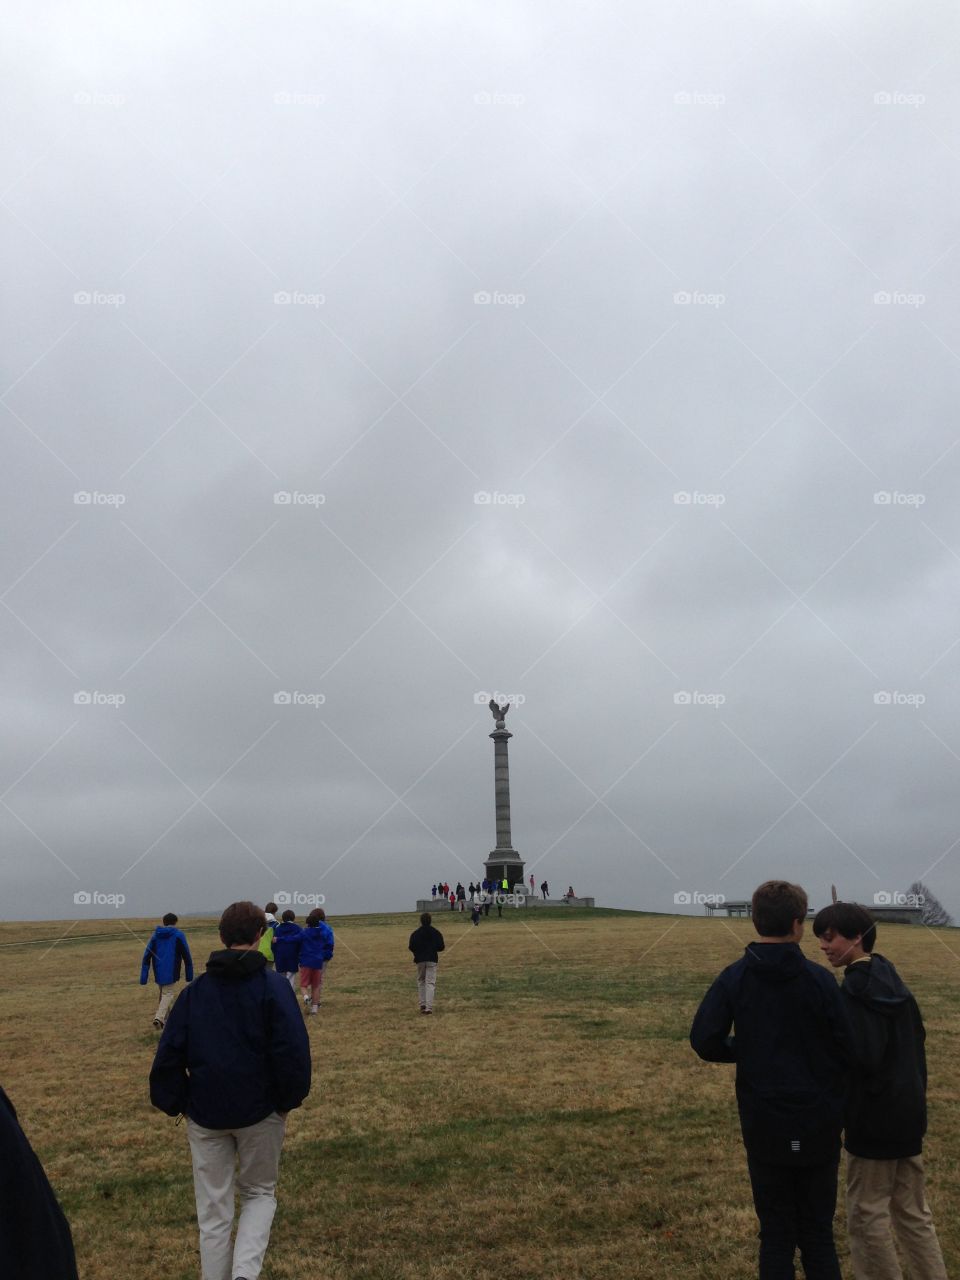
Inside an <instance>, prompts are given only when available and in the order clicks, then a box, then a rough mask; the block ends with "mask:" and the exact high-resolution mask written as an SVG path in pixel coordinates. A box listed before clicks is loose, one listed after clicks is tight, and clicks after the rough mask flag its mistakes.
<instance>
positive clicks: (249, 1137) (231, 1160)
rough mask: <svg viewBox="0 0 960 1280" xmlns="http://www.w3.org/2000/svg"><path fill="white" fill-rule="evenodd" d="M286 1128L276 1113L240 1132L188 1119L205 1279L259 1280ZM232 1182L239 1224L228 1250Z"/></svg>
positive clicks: (201, 1256)
mask: <svg viewBox="0 0 960 1280" xmlns="http://www.w3.org/2000/svg"><path fill="white" fill-rule="evenodd" d="M285 1125H286V1122H285V1120H284V1119H282V1118H281V1116H280V1115H279V1113H278V1112H276V1111H274V1113H273V1114H272V1115H269V1116H267V1118H266V1119H265V1120H261V1121H260V1122H259V1123H258V1124H251V1125H247V1126H245V1127H244V1128H242V1129H204V1128H203V1127H202V1126H201V1125H198V1124H195V1123H194V1121H193V1120H188V1121H187V1137H188V1138H189V1140H190V1154H191V1156H192V1157H193V1189H194V1194H195V1196H196V1201H197V1222H198V1223H199V1226H200V1266H201V1270H202V1276H203V1280H234V1278H235V1277H236V1276H243V1277H244V1278H245V1280H257V1277H258V1276H259V1275H260V1268H261V1267H262V1266H263V1256H264V1254H265V1253H266V1251H267V1244H268V1243H269V1240H270V1227H271V1225H272V1224H273V1215H274V1213H275V1212H276V1209H277V1198H276V1195H275V1194H274V1192H275V1190H276V1185H277V1169H278V1166H279V1163H280V1148H281V1147H282V1146H283V1133H284V1128H285ZM234 1182H236V1188H237V1191H238V1192H239V1195H240V1220H239V1222H238V1223H237V1239H236V1244H235V1245H234V1247H233V1250H232V1251H231V1248H230V1233H231V1231H232V1230H233V1210H234V1195H233V1188H234ZM231 1259H232V1265H231Z"/></svg>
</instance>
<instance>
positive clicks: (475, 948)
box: [0, 908, 960, 1280]
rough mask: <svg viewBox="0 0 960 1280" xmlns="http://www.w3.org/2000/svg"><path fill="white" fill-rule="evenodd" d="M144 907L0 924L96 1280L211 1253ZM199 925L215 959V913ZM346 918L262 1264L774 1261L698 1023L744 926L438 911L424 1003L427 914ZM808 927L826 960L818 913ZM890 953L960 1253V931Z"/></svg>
mask: <svg viewBox="0 0 960 1280" xmlns="http://www.w3.org/2000/svg"><path fill="white" fill-rule="evenodd" d="M154 923H155V922H153V921H149V922H145V921H144V922H139V921H131V920H126V921H125V920H117V919H110V920H106V921H96V922H92V921H85V922H83V923H82V924H80V925H76V926H74V927H72V928H70V929H69V932H66V934H65V931H66V930H67V929H68V928H69V926H67V925H65V924H64V923H63V922H53V923H36V922H30V923H29V924H24V923H7V924H0V963H2V965H3V975H4V982H3V990H2V992H0V1013H2V1017H0V1053H2V1061H3V1063H4V1064H5V1065H4V1073H3V1077H2V1079H0V1083H2V1084H3V1086H4V1087H5V1088H6V1090H7V1092H8V1093H9V1094H10V1096H11V1098H12V1099H13V1101H14V1103H15V1105H16V1106H17V1109H18V1111H19V1114H20V1119H21V1122H22V1124H23V1126H24V1129H25V1130H26V1131H27V1133H28V1135H29V1137H30V1139H31V1141H32V1142H33V1144H34V1147H35V1148H36V1150H37V1151H38V1153H39V1154H40V1156H41V1158H42V1159H43V1161H44V1164H45V1166H46V1168H47V1172H48V1174H49V1176H50V1179H51V1181H52V1182H53V1184H54V1186H55V1188H56V1189H57V1191H58V1194H59V1195H60V1197H61V1200H62V1202H63V1204H64V1207H65V1209H66V1211H67V1215H68V1217H69V1218H70V1221H71V1223H72V1225H73V1230H74V1238H75V1241H76V1244H77V1250H78V1256H79V1259H80V1273H81V1276H82V1277H83V1280H116V1277H118V1276H122V1277H134V1276H140V1275H143V1276H153V1275H162V1276H164V1278H165V1280H196V1277H197V1276H198V1275H199V1264H198V1260H197V1259H198V1254H197V1234H196V1220H195V1217H194V1206H193V1191H192V1182H191V1177H190V1159H189V1151H188V1148H187V1142H186V1133H185V1127H184V1126H183V1125H181V1126H179V1127H177V1126H176V1125H175V1124H174V1121H173V1120H170V1119H168V1118H167V1117H166V1116H163V1115H161V1114H160V1113H159V1112H157V1111H154V1110H153V1109H152V1108H151V1107H150V1104H149V1101H148V1098H147V1092H146V1078H147V1073H148V1071H149V1068H150V1063H151V1060H152V1054H153V1047H154V1045H155V1042H156V1033H155V1032H153V1031H152V1030H151V1029H150V1025H149V1024H150V1019H151V1017H152V1015H153V1008H154V1004H155V995H154V989H153V987H152V984H151V987H150V988H149V989H144V988H141V987H139V986H138V985H137V978H138V973H139V964H140V956H141V954H142V950H143V946H144V944H145V941H146V939H147V937H148V936H149V934H150V931H151V929H152V927H153V924H154ZM183 923H184V925H185V926H186V932H187V934H188V937H189V939H190V942H191V945H192V947H193V951H194V956H195V959H197V960H199V961H200V963H201V964H202V962H203V959H204V958H205V956H206V954H207V953H208V952H209V951H210V950H212V949H213V948H214V947H215V946H216V945H217V944H216V928H215V921H214V920H213V919H191V920H189V921H184V922H183ZM331 923H332V924H333V926H334V929H335V931H336V936H337V951H336V959H335V961H334V963H333V964H332V965H331V966H330V969H329V972H328V978H327V984H328V985H327V989H326V1004H325V1006H324V1008H323V1009H322V1011H321V1015H320V1016H319V1017H317V1018H310V1019H308V1030H309V1034H310V1038H311V1042H312V1045H313V1050H314V1087H313V1091H312V1093H311V1095H310V1097H309V1099H308V1100H307V1102H306V1104H305V1105H304V1106H303V1107H302V1108H301V1109H300V1110H299V1111H297V1112H294V1113H292V1115H291V1117H290V1120H289V1122H288V1130H287V1141H286V1145H285V1148H284V1158H283V1164H282V1167H281V1181H280V1190H279V1201H280V1205H279V1210H278V1213H277V1217H276V1220H275V1223H274V1230H273V1237H272V1243H271V1247H270V1250H269V1252H268V1255H267V1261H266V1265H265V1268H264V1272H263V1276H264V1280H301V1278H302V1277H303V1276H304V1275H306V1274H311V1275H312V1274H316V1275H322V1276H324V1277H330V1278H331V1280H413V1278H414V1277H416V1278H417V1280H454V1278H455V1277H461V1276H466V1275H469V1276H471V1277H477V1278H478V1280H494V1277H498V1278H499V1277H502V1276H509V1277H511V1280H527V1278H530V1280H533V1278H535V1277H536V1278H537V1280H541V1278H544V1280H554V1277H556V1278H557V1280H560V1278H561V1277H562V1280H581V1278H582V1280H628V1278H629V1280H634V1278H635V1277H657V1278H658V1280H687V1278H689V1280H693V1278H694V1277H703V1278H707V1277H709V1278H710V1280H740V1278H741V1277H744V1276H749V1275H751V1274H754V1275H755V1274H756V1270H755V1233H756V1222H755V1218H754V1215H753V1209H752V1205H751V1201H750V1195H749V1188H748V1183H747V1177H746V1165H745V1160H744V1156H743V1149H742V1147H741V1145H740V1141H739V1130H738V1127H737V1122H736V1111H735V1107H734V1101H733V1087H732V1068H729V1067H724V1066H715V1065H707V1064H705V1063H701V1062H700V1061H699V1060H698V1059H697V1058H696V1057H695V1055H694V1054H693V1053H692V1051H691V1050H690V1048H689V1045H688V1044H687V1033H688V1031H689V1025H690V1020H691V1018H692V1015H693V1012H694V1010H695V1008H696V1005H697V1003H698V1002H699V1000H700V998H701V996H702V995H703V992H704V991H705V990H706V987H707V986H708V985H709V983H710V981H711V980H712V979H713V977H714V976H715V975H716V973H717V972H718V971H719V970H720V969H721V968H722V967H723V966H724V965H726V964H728V963H730V962H731V961H732V960H734V959H736V957H737V956H738V955H739V954H740V951H741V949H742V947H743V946H744V944H745V943H746V942H748V941H749V940H750V939H751V937H752V936H753V933H752V929H751V926H750V925H749V923H747V922H741V921H726V920H709V919H705V918H699V917H670V916H655V915H644V914H642V913H632V912H616V911H609V910H604V909H602V908H601V909H597V910H595V911H593V912H587V911H577V912H576V913H573V912H571V911H569V910H566V909H564V908H557V909H556V910H555V911H551V910H549V909H545V910H542V911H538V912H537V913H536V915H534V914H533V913H532V912H531V913H521V912H516V913H511V912H505V913H504V917H503V919H502V920H498V919H497V918H496V915H495V914H494V915H493V916H491V917H490V918H489V919H485V920H484V921H483V923H482V925H481V926H480V927H479V928H474V927H473V926H472V925H471V924H470V920H469V916H460V915H459V913H450V916H449V918H447V917H446V916H444V915H442V913H438V916H437V918H436V923H437V924H438V925H439V926H440V928H441V929H442V930H443V932H444V934H445V936H446V939H447V951H446V953H445V955H444V956H443V957H442V961H441V966H440V976H439V982H438V987H437V1002H436V1006H435V1014H434V1017H433V1018H432V1019H431V1018H423V1017H421V1016H420V1015H419V1013H418V1010H417V997H416V985H415V980H414V973H415V971H414V968H413V964H412V963H411V961H410V958H409V953H408V952H407V950H406V943H407V936H408V934H409V932H410V930H411V929H412V928H413V927H414V925H415V923H416V919H415V917H414V916H413V914H412V913H411V914H404V915H380V916H345V917H340V918H336V917H332V918H331ZM64 934H65V936H63V935H64ZM58 938H62V940H61V941H56V940H57V939H58ZM804 948H805V950H806V951H807V953H808V954H809V955H810V956H811V957H818V952H817V949H816V943H815V940H814V939H813V938H812V937H809V936H808V938H807V939H805V942H804ZM878 950H881V951H882V952H883V953H884V954H885V955H887V956H889V957H890V958H891V959H892V960H893V961H894V963H896V964H897V966H898V967H899V968H900V970H901V972H902V973H903V974H904V976H905V978H906V980H907V982H908V983H909V984H910V985H911V986H912V987H913V990H914V992H915V994H916V995H917V998H918V1000H919V1002H920V1005H921V1008H922V1010H923V1013H924V1017H925V1020H926V1025H927V1032H928V1041H927V1048H928V1054H929V1063H930V1134H929V1138H928V1141H927V1146H926V1162H927V1168H928V1192H929V1196H930V1200H931V1203H932V1205H933V1208H934V1213H935V1216H936V1219H937V1224H938V1229H939V1231H940V1237H941V1241H942V1243H943V1246H944V1252H945V1254H946V1260H947V1267H948V1270H949V1271H951V1273H952V1271H953V1269H955V1268H957V1266H958V1263H960V1223H957V1222H956V1220H955V1218H954V1217H953V1216H951V1214H950V1212H949V1206H950V1205H951V1204H955V1203H957V1202H958V1199H960V1107H958V1106H957V1102H958V1092H960V1012H958V1002H957V990H958V980H960V966H958V960H960V954H958V951H957V949H956V934H955V933H953V932H952V931H946V930H937V931H929V930H924V929H919V928H910V927H906V926H882V927H881V930H880V942H879V945H878ZM840 1223H842V1200H841V1210H840V1212H839V1213H838V1226H839V1224H840ZM838 1237H839V1239H840V1240H841V1242H842V1241H843V1231H842V1228H841V1229H838ZM842 1248H843V1251H844V1257H845V1245H843V1244H842ZM845 1272H846V1273H849V1264H848V1263H845Z"/></svg>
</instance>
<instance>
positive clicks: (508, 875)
mask: <svg viewBox="0 0 960 1280" xmlns="http://www.w3.org/2000/svg"><path fill="white" fill-rule="evenodd" d="M489 706H490V710H491V711H492V712H493V718H494V721H495V723H496V727H495V728H494V731H493V733H491V734H490V737H491V738H492V739H493V786H494V800H495V803H496V814H497V847H496V848H495V849H492V850H491V852H490V856H489V857H488V858H487V860H486V862H485V863H484V866H485V868H486V872H487V879H488V880H492V881H493V882H494V883H495V884H496V885H498V886H499V885H500V884H501V883H502V882H503V880H504V879H506V881H507V884H508V885H509V887H510V889H511V891H512V890H513V887H514V885H516V884H519V885H520V887H521V889H524V880H523V862H522V860H521V858H520V855H519V853H517V851H516V849H514V847H513V841H512V836H511V832H510V759H509V756H508V754H507V743H508V742H509V741H510V739H511V738H512V737H513V734H512V733H510V732H509V730H508V729H507V727H506V725H505V723H504V721H505V718H506V714H507V711H508V710H509V704H508V705H507V706H503V707H498V706H497V704H496V703H495V702H494V701H493V699H492V698H491V699H490V703H489Z"/></svg>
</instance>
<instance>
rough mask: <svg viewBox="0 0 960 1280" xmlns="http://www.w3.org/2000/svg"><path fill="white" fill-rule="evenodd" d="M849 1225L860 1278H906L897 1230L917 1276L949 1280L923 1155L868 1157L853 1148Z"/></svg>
mask: <svg viewBox="0 0 960 1280" xmlns="http://www.w3.org/2000/svg"><path fill="white" fill-rule="evenodd" d="M891 1227H892V1229H893V1230H892V1231H891ZM847 1231H848V1233H849V1237H850V1259H851V1261H852V1263H853V1272H854V1275H855V1276H856V1280H903V1272H902V1271H901V1270H900V1263H899V1262H898V1260H897V1251H896V1249H895V1248H894V1244H893V1233H894V1232H895V1233H896V1237H897V1242H898V1243H899V1245H900V1250H901V1252H902V1254H903V1257H904V1260H905V1261H906V1263H907V1266H908V1269H909V1273H910V1277H911V1280H947V1270H946V1267H945V1266H944V1265H943V1254H942V1253H941V1252H940V1243H939V1241H938V1240H937V1231H936V1228H935V1227H934V1225H933V1216H932V1215H931V1213H930V1206H929V1204H927V1197H926V1192H925V1191H924V1185H923V1159H922V1157H921V1156H913V1157H911V1158H910V1159H904V1160H867V1159H865V1158H864V1157H863V1156H852V1155H850V1154H849V1152H848V1153H847Z"/></svg>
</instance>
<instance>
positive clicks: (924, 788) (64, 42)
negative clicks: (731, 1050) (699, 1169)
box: [0, 0, 960, 920]
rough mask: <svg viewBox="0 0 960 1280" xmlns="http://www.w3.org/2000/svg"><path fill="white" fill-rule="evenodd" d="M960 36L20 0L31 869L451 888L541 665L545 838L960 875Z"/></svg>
mask: <svg viewBox="0 0 960 1280" xmlns="http://www.w3.org/2000/svg"><path fill="white" fill-rule="evenodd" d="M958 60H960V28H958V20H957V14H956V11H955V9H954V7H953V6H950V5H946V4H942V5H937V4H930V5H927V6H924V7H923V8H921V9H919V10H918V9H916V8H915V7H914V6H908V5H906V4H902V3H889V2H888V3H886V4H881V5H876V4H866V3H840V4H837V3H830V4H827V3H818V2H811V3H805V4H802V5H796V6H792V5H791V6H783V5H779V4H773V3H766V4H761V3H756V4H747V3H735V4H728V3H722V4H720V3H718V4H705V5H696V6H677V5H674V4H667V3H658V4H649V5H648V4H643V5H633V4H627V3H620V4H606V5H600V6H589V7H587V8H584V7H582V6H577V5H573V4H565V5H557V4H555V3H550V4H548V3H546V2H542V3H539V2H538V3H528V4H457V5H439V4H428V3H404V4H399V3H394V2H391V3H381V4H377V3H352V4H325V5H320V4H309V3H295V4H291V5H284V6H259V5H250V4H229V5H228V4H223V3H211V4H206V5H201V6H197V5H191V4H186V3H174V4H170V5H165V6H159V7H158V6H147V5H142V4H137V5H129V4H126V3H116V4H109V3H106V2H104V0H97V2H96V3H82V2H81V3H77V4H72V5H54V4H44V3H40V4H39V5H31V6H26V5H23V6H21V17H20V19H19V21H17V20H16V19H15V20H14V22H13V24H12V35H11V36H9V37H8V39H7V41H6V66H5V68H4V75H3V90H2V93H3V96H4V97H5V99H6V103H5V106H6V108H7V113H8V119H9V120H11V121H12V125H8V128H7V130H6V156H5V163H4V166H3V172H4V182H3V188H4V189H3V191H2V196H0V219H2V226H3V236H2V253H3V263H2V267H3V278H4V282H5V289H4V294H5V306H4V332H3V343H2V363H3V369H2V385H3V396H2V401H0V423H2V432H3V448H4V454H5V466H4V467H3V469H2V473H0V484H2V496H3V517H4V526H5V535H6V536H5V537H4V539H3V541H2V548H0V557H2V563H0V578H2V581H0V599H2V604H3V609H2V610H0V644H2V647H3V656H4V662H3V673H4V674H3V685H2V695H3V701H4V720H5V726H6V732H5V734H4V736H3V744H2V760H0V769H2V774H0V776H2V787H0V790H2V807H0V833H2V849H3V854H2V881H0V884H2V899H0V901H2V914H3V916H5V917H8V918H16V917H30V918H62V919H64V920H75V919H83V918H85V917H87V916H103V915H105V914H110V912H111V911H114V910H116V911H118V912H119V913H120V914H126V915H150V914H154V913H159V912H162V911H165V910H171V909H172V910H176V911H178V912H180V913H186V912H189V911H192V910H217V909H219V908H221V907H222V906H223V905H224V904H226V903H227V902H228V901H231V900H233V899H236V898H239V897H252V898H254V899H256V900H259V901H266V900H267V898H268V897H271V896H274V895H275V894H276V892H277V891H278V890H286V891H290V892H294V893H302V894H311V893H316V894H320V893H322V894H324V895H325V896H326V899H327V907H328V911H330V912H332V913H333V914H336V913H338V912H356V911H364V910H385V909H386V910H393V909H408V908H412V907H413V906H414V903H415V900H416V898H417V897H419V896H421V895H422V894H423V893H424V891H425V889H428V888H429V885H430V884H431V882H432V881H433V880H435V879H436V878H437V877H438V876H439V877H440V878H447V879H450V880H451V881H453V880H455V879H457V878H460V877H462V878H463V880H464V882H466V881H467V880H468V879H471V878H473V877H474V876H478V875H479V874H480V873H481V872H482V864H483V859H484V857H485V856H486V855H487V854H488V852H489V851H490V849H491V848H492V847H493V843H494V809H493V777H492V774H493V759H492V756H493V749H492V744H491V742H490V741H489V739H488V737H487V735H488V734H489V732H490V731H491V729H492V728H493V724H492V721H491V718H490V714H489V712H488V710H487V709H486V706H485V703H486V701H487V698H488V697H489V695H490V694H491V693H499V694H501V695H504V696H507V695H510V696H511V698H512V700H513V701H514V703H515V705H514V706H513V708H512V709H511V712H510V714H509V717H508V728H510V729H511V730H512V731H513V734H514V737H513V740H512V741H511V744H510V749H511V766H512V780H513V834H514V844H515V845H516V847H517V848H518V849H519V851H520V853H521V855H522V856H523V857H524V858H525V859H526V860H527V870H528V872H529V871H530V870H531V869H532V870H533V872H534V875H535V877H536V879H537V882H538V883H539V881H540V880H541V879H542V878H544V877H546V878H547V879H548V880H549V881H550V883H551V885H552V886H553V887H555V888H556V889H558V890H562V889H564V888H566V886H567V885H568V884H571V883H572V884H573V886H574V888H575V889H576V890H577V891H578V892H580V893H584V894H586V893H589V894H593V895H594V896H595V897H596V898H597V900H598V902H599V903H602V904H605V905H612V906H623V907H638V908H647V909H653V910H664V911H672V910H674V895H675V894H677V893H690V894H691V895H693V894H698V893H699V894H711V893H712V894H724V895H725V896H726V897H728V898H735V897H741V896H743V895H745V894H748V893H749V892H750V891H751V890H752V888H753V887H754V886H755V885H756V883H758V882H759V881H760V880H762V879H766V878H768V877H771V876H785V877H788V878H790V879H796V880H799V881H800V882H801V883H803V884H804V885H805V886H807V888H808V890H809V891H810V895H811V901H812V902H813V903H814V904H815V905H821V904H822V903H823V901H824V900H825V899H826V898H827V897H828V896H829V886H830V883H831V882H832V881H833V882H836V884H837V885H838V887H839V889H840V891H841V894H842V895H843V896H845V897H848V898H859V899H861V900H864V901H868V902H869V901H872V900H873V896H874V894H876V893H887V892H893V891H896V890H905V889H906V888H907V886H908V885H909V883H910V882H911V881H912V880H914V879H915V878H918V877H920V878H923V879H924V880H926V881H927V882H928V883H929V885H930V886H931V887H932V888H933V889H934V890H935V892H937V894H938V895H939V897H940V898H941V899H942V900H943V902H944V904H945V905H946V906H947V908H948V909H950V910H952V911H953V912H954V913H956V914H960V801H958V796H960V728H958V725H960V715H958V711H960V695H958V681H957V675H958V670H960V607H958V599H960V592H958V586H960V510H958V504H957V501H956V493H957V483H958V479H960V447H958V443H960V425H958V421H957V404H958V403H960V312H958V310H957V306H956V298H957V294H958V283H960V282H958V275H960V228H958V224H957V220H956V209H957V207H958V197H960V147H958V146H957V142H956V136H955V128H954V125H955V121H956V118H957V114H958V106H960V103H958V96H960V95H958V87H957V86H958ZM478 702H479V705H478ZM77 894H87V895H90V897H91V902H90V903H89V905H86V904H83V903H81V904H80V905H76V903H75V895H77ZM98 894H99V895H101V899H100V904H99V905H98V902H97V899H96V897H95V895H98ZM111 895H112V897H113V898H114V899H116V898H119V897H120V896H122V897H123V899H124V902H123V904H122V905H121V906H113V905H111V904H107V905H104V897H105V896H106V897H108V898H109V897H110V896H111ZM682 909H684V910H701V908H699V907H696V906H695V905H693V904H691V905H690V906H689V907H684V908H682Z"/></svg>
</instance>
